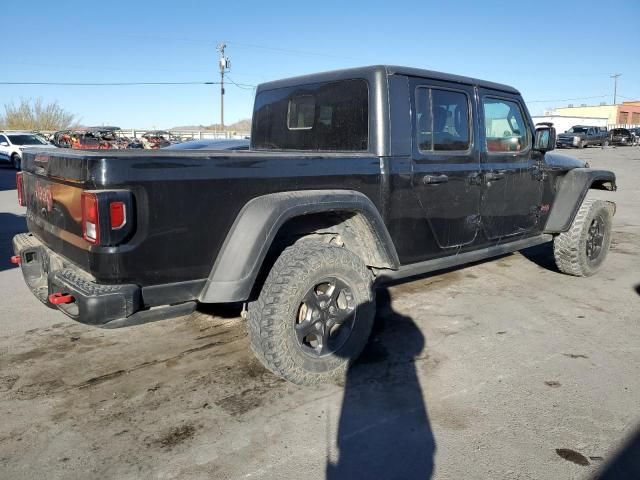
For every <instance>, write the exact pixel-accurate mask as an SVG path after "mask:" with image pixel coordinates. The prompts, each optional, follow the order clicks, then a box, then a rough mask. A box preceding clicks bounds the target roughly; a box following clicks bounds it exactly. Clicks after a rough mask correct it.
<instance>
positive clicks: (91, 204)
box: [81, 192, 100, 244]
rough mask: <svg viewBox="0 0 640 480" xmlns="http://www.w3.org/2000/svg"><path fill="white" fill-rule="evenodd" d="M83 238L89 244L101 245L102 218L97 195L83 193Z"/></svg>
mask: <svg viewBox="0 0 640 480" xmlns="http://www.w3.org/2000/svg"><path fill="white" fill-rule="evenodd" d="M81 198H82V237H83V238H84V239H85V240H86V241H88V242H89V243H93V244H98V243H100V216H99V211H98V197H97V195H96V194H95V193H89V192H82V197H81Z"/></svg>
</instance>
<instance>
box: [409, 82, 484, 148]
mask: <svg viewBox="0 0 640 480" xmlns="http://www.w3.org/2000/svg"><path fill="white" fill-rule="evenodd" d="M415 98H416V135H417V145H418V150H419V151H421V152H429V151H466V150H468V149H469V146H470V137H471V132H470V128H469V100H468V97H467V95H466V94H464V93H462V92H455V91H451V90H441V89H437V88H425V87H419V88H418V89H417V90H416V96H415Z"/></svg>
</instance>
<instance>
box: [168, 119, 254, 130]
mask: <svg viewBox="0 0 640 480" xmlns="http://www.w3.org/2000/svg"><path fill="white" fill-rule="evenodd" d="M169 130H201V131H203V132H205V131H217V132H219V131H221V130H222V128H220V124H219V123H214V124H212V125H185V126H180V127H172V128H170V129H169ZM224 130H226V131H227V132H229V131H231V132H248V131H249V130H251V119H250V118H245V119H244V120H239V121H237V122H235V123H232V124H231V125H225V126H224Z"/></svg>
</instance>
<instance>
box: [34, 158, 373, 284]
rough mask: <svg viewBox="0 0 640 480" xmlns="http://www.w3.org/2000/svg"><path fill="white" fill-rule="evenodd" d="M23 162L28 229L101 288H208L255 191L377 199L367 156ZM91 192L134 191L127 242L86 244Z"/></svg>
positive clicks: (73, 159) (47, 160)
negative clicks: (84, 222) (85, 198)
mask: <svg viewBox="0 0 640 480" xmlns="http://www.w3.org/2000/svg"><path fill="white" fill-rule="evenodd" d="M24 157H25V158H24V161H23V172H24V174H23V178H24V189H25V200H26V203H27V207H28V210H27V223H28V227H29V230H30V232H32V233H33V234H34V235H35V236H36V237H37V238H38V239H39V240H40V241H42V242H43V244H44V245H46V246H47V247H49V248H51V249H52V250H54V251H55V252H56V253H58V254H59V255H61V256H62V257H64V258H66V259H68V260H69V261H71V262H72V263H74V264H76V265H78V266H79V267H81V268H82V269H83V270H86V271H87V272H89V273H90V274H91V275H93V277H94V278H95V279H96V280H97V281H98V282H105V283H135V284H137V285H140V286H153V285H158V284H166V283H174V282H186V281H193V282H196V283H197V282H204V281H205V280H206V278H207V276H208V274H209V272H210V271H211V268H212V265H213V262H214V260H215V258H216V256H217V253H218V251H219V249H220V247H221V246H222V243H223V242H224V240H225V234H226V232H228V231H229V229H230V227H231V225H232V224H233V222H234V220H235V218H236V216H237V214H238V213H239V211H240V210H241V209H242V207H243V206H244V205H245V204H246V203H247V202H248V201H249V200H251V199H253V198H256V197H257V196H260V195H265V194H269V193H276V192H281V191H292V190H305V189H318V188H326V189H331V188H341V189H352V190H356V191H359V192H361V193H363V194H365V195H367V196H368V197H369V198H370V199H371V200H372V201H373V202H374V203H376V204H377V203H378V201H379V196H380V166H379V159H378V157H375V156H372V155H371V154H359V153H355V154H348V155H345V154H339V153H335V154H333V153H329V154H327V153H322V154H314V153H295V152H259V151H224V152H211V151H207V152H201V151H162V150H160V151H138V150H119V151H118V150H114V151H77V150H67V149H51V150H45V151H42V150H41V151H38V152H37V153H36V152H27V153H25V155H24ZM320 160H321V161H320ZM94 190H98V191H100V190H114V191H118V190H127V191H131V192H132V194H133V199H134V215H135V232H134V233H133V236H132V237H131V238H130V239H129V240H128V241H127V242H126V243H123V244H121V245H117V246H108V247H103V246H95V245H91V244H89V243H88V242H87V241H86V240H84V239H83V238H82V228H81V210H80V195H81V193H82V192H83V191H94ZM167 266H171V267H170V268H167Z"/></svg>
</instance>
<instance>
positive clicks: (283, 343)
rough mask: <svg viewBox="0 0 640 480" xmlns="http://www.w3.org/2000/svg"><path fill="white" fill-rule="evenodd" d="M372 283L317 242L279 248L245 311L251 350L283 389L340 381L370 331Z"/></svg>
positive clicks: (353, 260)
mask: <svg viewBox="0 0 640 480" xmlns="http://www.w3.org/2000/svg"><path fill="white" fill-rule="evenodd" d="M372 279H373V277H372V274H371V272H370V271H369V270H368V269H367V267H366V266H365V265H364V263H363V262H362V260H361V259H360V258H359V257H358V256H357V255H355V254H354V253H352V252H351V251H349V250H347V249H345V248H342V247H338V246H334V245H329V244H323V243H319V242H302V243H299V244H296V245H293V246H291V247H289V248H287V249H286V250H284V252H282V254H281V255H280V257H279V258H278V259H277V260H276V262H275V264H274V266H273V268H272V269H271V271H270V272H269V275H268V276H267V279H266V281H265V283H264V285H263V287H262V290H261V292H260V295H259V297H258V299H257V300H256V301H254V302H251V303H250V304H249V308H248V330H249V336H250V338H251V348H252V349H253V351H254V352H255V354H256V356H257V357H258V359H260V361H261V362H262V363H263V364H264V366H265V367H267V368H268V369H269V370H271V371H272V372H274V373H275V374H276V375H279V376H281V377H283V378H285V379H286V380H289V381H290V382H293V383H297V384H314V383H324V382H329V381H341V380H342V379H343V378H344V376H345V374H346V371H347V368H348V367H349V365H350V364H351V363H353V361H355V360H356V358H357V357H358V356H359V355H360V353H361V352H362V349H363V348H364V346H365V345H366V343H367V340H368V338H369V334H370V332H371V328H372V326H373V320H374V316H375V303H374V293H373V289H372Z"/></svg>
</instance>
